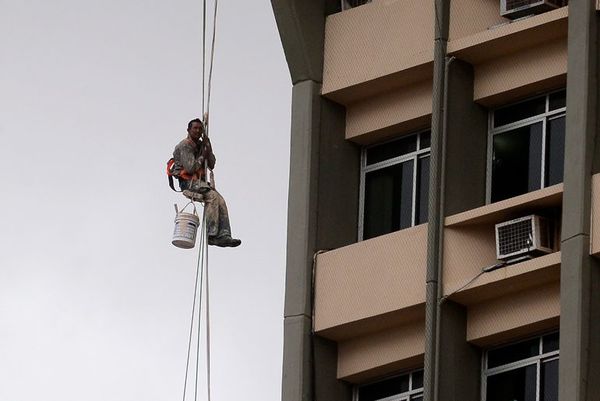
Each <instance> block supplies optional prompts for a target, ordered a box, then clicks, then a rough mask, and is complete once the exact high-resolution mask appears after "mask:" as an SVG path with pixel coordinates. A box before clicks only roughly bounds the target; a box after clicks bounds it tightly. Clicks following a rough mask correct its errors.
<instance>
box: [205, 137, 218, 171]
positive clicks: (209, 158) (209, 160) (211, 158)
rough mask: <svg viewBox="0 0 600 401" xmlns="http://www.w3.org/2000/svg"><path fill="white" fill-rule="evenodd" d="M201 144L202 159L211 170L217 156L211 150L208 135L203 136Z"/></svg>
mask: <svg viewBox="0 0 600 401" xmlns="http://www.w3.org/2000/svg"><path fill="white" fill-rule="evenodd" d="M203 146H204V149H203V152H202V155H203V157H204V160H206V164H208V168H209V169H211V170H213V169H214V168H215V163H217V158H216V157H215V154H214V153H213V151H212V145H211V144H210V139H208V137H205V138H204V142H203Z"/></svg>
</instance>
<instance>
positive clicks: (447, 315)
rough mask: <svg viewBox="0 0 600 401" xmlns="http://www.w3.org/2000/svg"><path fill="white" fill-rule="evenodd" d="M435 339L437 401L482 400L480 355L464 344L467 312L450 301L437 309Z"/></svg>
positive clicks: (474, 348) (476, 350)
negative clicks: (439, 334) (438, 335)
mask: <svg viewBox="0 0 600 401" xmlns="http://www.w3.org/2000/svg"><path fill="white" fill-rule="evenodd" d="M439 313H440V321H439V328H440V330H439V332H440V333H443V335H441V336H440V337H439V338H438V347H439V349H438V372H442V374H439V375H438V378H437V380H438V390H437V393H436V400H440V401H479V400H480V399H481V393H480V383H479V382H480V380H479V377H481V352H480V351H479V350H478V349H477V347H475V346H473V345H471V344H469V343H467V341H466V338H467V309H466V308H465V307H463V306H462V305H458V304H456V303H454V302H452V301H446V302H444V303H443V304H442V305H441V307H440V311H439Z"/></svg>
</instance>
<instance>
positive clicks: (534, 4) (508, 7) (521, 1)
mask: <svg viewBox="0 0 600 401" xmlns="http://www.w3.org/2000/svg"><path fill="white" fill-rule="evenodd" d="M566 3H567V0H500V15H502V16H503V17H506V18H510V19H516V18H521V17H524V16H526V15H531V14H541V13H543V12H546V11H550V10H553V9H555V8H559V7H562V6H564V5H566Z"/></svg>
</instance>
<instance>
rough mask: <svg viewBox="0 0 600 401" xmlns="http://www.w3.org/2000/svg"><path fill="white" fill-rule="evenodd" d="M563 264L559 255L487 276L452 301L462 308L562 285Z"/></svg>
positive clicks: (454, 296)
mask: <svg viewBox="0 0 600 401" xmlns="http://www.w3.org/2000/svg"><path fill="white" fill-rule="evenodd" d="M560 260H561V253H560V251H559V252H554V253H550V254H548V255H544V256H540V257H537V258H534V259H530V260H528V261H525V262H521V263H517V264H515V265H510V266H507V267H504V268H502V269H499V270H496V271H493V272H490V273H485V274H483V275H482V276H481V277H479V278H478V279H477V280H476V281H475V282H474V283H473V284H471V285H470V286H469V287H468V288H466V289H464V290H461V291H458V292H457V293H455V294H453V295H452V296H450V297H449V299H451V300H452V301H455V302H457V303H459V304H462V305H472V304H475V303H480V302H483V301H486V300H489V299H493V298H498V297H500V296H502V295H506V294H509V293H513V292H519V291H524V290H526V289H528V288H533V287H538V286H540V285H542V284H546V283H551V282H556V281H559V280H560ZM453 291H454V289H453V288H444V293H446V292H447V293H449V294H451V293H452V292H453Z"/></svg>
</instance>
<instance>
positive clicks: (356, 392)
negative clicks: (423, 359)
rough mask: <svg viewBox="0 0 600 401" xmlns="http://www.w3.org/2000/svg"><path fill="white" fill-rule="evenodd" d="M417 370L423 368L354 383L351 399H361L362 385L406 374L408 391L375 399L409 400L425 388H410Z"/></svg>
mask: <svg viewBox="0 0 600 401" xmlns="http://www.w3.org/2000/svg"><path fill="white" fill-rule="evenodd" d="M417 372H423V368H419V369H413V370H409V371H405V372H403V373H399V374H393V375H391V376H386V377H381V378H379V379H375V380H373V381H370V382H366V383H362V384H358V385H355V386H354V388H353V391H352V401H361V400H360V398H359V389H360V387H362V386H368V385H372V384H376V383H380V382H384V381H386V380H390V379H393V378H396V377H401V376H406V375H408V391H405V392H403V393H400V394H394V395H391V396H389V397H385V398H380V399H378V400H377V401H410V400H411V398H412V397H414V396H419V395H420V396H422V395H423V392H424V388H425V386H424V385H423V386H421V387H419V388H418V389H413V388H412V387H413V375H414V374H415V373H417ZM423 373H424V372H423Z"/></svg>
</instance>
